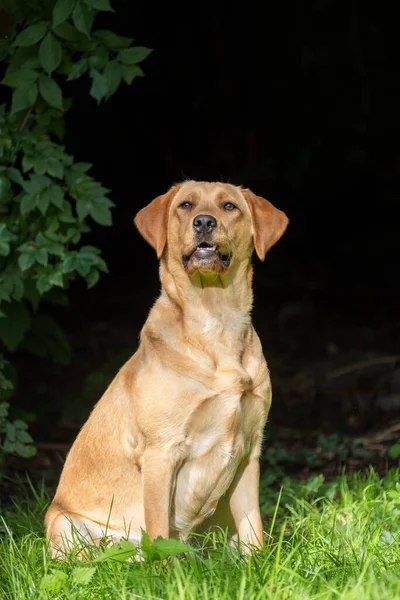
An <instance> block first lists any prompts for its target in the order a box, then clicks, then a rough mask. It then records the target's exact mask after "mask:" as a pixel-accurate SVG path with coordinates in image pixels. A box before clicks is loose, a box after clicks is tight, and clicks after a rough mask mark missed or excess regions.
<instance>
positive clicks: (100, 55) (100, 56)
mask: <svg viewBox="0 0 400 600" xmlns="http://www.w3.org/2000/svg"><path fill="white" fill-rule="evenodd" d="M108 58H109V54H108V50H106V48H104V46H99V47H97V48H95V49H94V50H93V52H91V53H90V55H89V59H88V62H89V66H90V68H91V69H96V70H97V71H99V70H100V69H102V68H103V67H104V65H105V64H106V63H107V61H108Z"/></svg>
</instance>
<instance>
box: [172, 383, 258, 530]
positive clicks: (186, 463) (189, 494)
mask: <svg viewBox="0 0 400 600" xmlns="http://www.w3.org/2000/svg"><path fill="white" fill-rule="evenodd" d="M265 416H266V414H265V401H264V399H263V398H260V397H259V396H256V395H255V394H253V393H252V392H250V391H247V392H244V393H230V394H229V393H224V394H219V395H217V396H213V397H210V398H208V399H207V400H205V401H204V402H202V403H201V405H199V406H198V408H197V409H196V410H195V411H193V413H192V414H191V415H190V418H189V419H188V421H187V423H186V435H185V441H184V444H183V445H182V447H181V452H182V453H183V454H184V459H183V464H182V467H181V468H180V470H179V472H178V475H177V481H176V493H175V511H174V520H175V523H174V525H175V527H176V528H178V529H187V530H190V529H194V528H195V527H196V526H197V525H198V524H199V523H201V522H202V521H203V520H204V519H205V518H206V517H208V516H210V515H211V514H212V513H213V512H214V510H215V508H216V506H217V503H218V500H219V499H220V497H221V496H222V495H223V494H224V493H225V492H226V491H227V489H228V488H229V486H230V485H231V483H232V481H233V479H234V477H235V475H236V472H237V470H238V468H239V466H240V465H241V463H243V462H244V461H245V460H246V458H247V457H249V456H250V455H251V454H252V453H253V452H255V451H257V449H258V446H259V445H260V442H261V437H262V430H263V427H264V422H265Z"/></svg>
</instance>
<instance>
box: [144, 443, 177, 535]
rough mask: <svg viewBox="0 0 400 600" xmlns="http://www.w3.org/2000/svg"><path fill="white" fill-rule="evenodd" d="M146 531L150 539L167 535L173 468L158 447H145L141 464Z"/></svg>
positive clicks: (170, 461) (173, 475)
mask: <svg viewBox="0 0 400 600" xmlns="http://www.w3.org/2000/svg"><path fill="white" fill-rule="evenodd" d="M142 477H143V479H142V481H143V505H144V521H145V525H146V532H147V533H148V535H149V536H150V538H151V539H152V540H154V539H155V538H156V537H158V536H161V537H163V538H168V537H169V522H170V504H171V490H172V487H173V477H175V468H174V464H173V461H172V460H170V459H168V457H166V456H165V455H164V454H163V453H162V451H161V450H160V448H146V450H145V453H144V456H143V466H142Z"/></svg>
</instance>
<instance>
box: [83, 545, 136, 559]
mask: <svg viewBox="0 0 400 600" xmlns="http://www.w3.org/2000/svg"><path fill="white" fill-rule="evenodd" d="M135 554H137V548H136V546H135V544H133V543H132V542H129V541H128V540H121V541H120V542H118V543H117V544H113V545H112V546H110V547H109V548H106V549H105V550H104V551H103V552H102V553H101V554H100V556H98V557H97V558H95V559H94V561H93V562H95V563H99V562H104V561H107V560H111V561H117V562H125V561H126V560H128V558H131V557H132V556H135Z"/></svg>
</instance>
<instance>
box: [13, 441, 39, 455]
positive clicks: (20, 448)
mask: <svg viewBox="0 0 400 600" xmlns="http://www.w3.org/2000/svg"><path fill="white" fill-rule="evenodd" d="M14 451H15V453H16V454H18V455H19V456H22V458H31V457H32V456H35V454H36V448H35V447H34V446H25V444H22V443H21V442H18V441H17V442H15V444H14Z"/></svg>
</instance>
